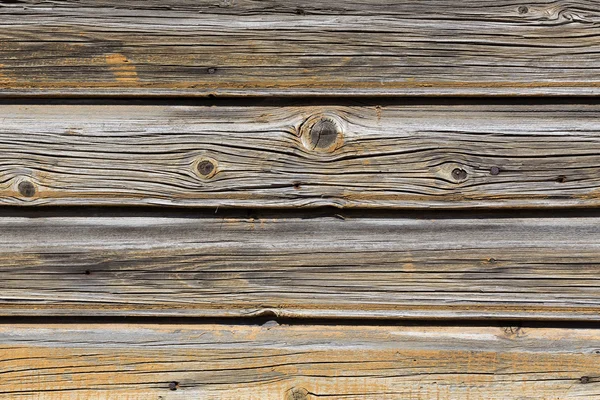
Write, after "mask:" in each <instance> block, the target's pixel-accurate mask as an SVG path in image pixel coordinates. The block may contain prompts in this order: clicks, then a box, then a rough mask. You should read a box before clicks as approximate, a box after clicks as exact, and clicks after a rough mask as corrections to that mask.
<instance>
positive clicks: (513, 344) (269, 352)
mask: <svg viewBox="0 0 600 400" xmlns="http://www.w3.org/2000/svg"><path fill="white" fill-rule="evenodd" d="M599 348H600V335H599V333H598V331H597V330H593V329H592V330H588V329H545V328H511V327H506V328H488V327H383V326H380V327H352V326H277V325H275V326H273V325H269V326H263V327H256V326H243V325H230V326H228V325H148V324H144V325H102V324H70V325H46V326H40V325H21V324H17V325H4V326H2V327H1V328H0V361H1V364H0V371H1V373H2V381H1V382H0V391H1V396H2V397H4V398H18V399H51V400H67V399H69V400H71V399H89V398H94V399H119V400H138V399H139V400H147V399H162V400H172V399H198V398H202V399H224V400H230V399H264V400H270V399H273V400H275V399H277V400H281V399H284V400H310V399H317V398H328V399H342V398H343V399H407V400H430V399H431V400H450V399H471V400H484V399H485V400H495V399H502V400H504V399H521V400H525V399H535V400H554V399H583V398H585V399H595V398H597V397H598V393H599V392H598V385H599V383H598V376H599V375H600V371H599V369H598V357H599V356H598V352H599V350H598V349H599ZM170 384H171V385H172V387H173V388H174V389H176V390H170V389H169V385H170Z"/></svg>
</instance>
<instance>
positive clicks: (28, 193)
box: [19, 181, 35, 197]
mask: <svg viewBox="0 0 600 400" xmlns="http://www.w3.org/2000/svg"><path fill="white" fill-rule="evenodd" d="M19 193H21V195H22V196H25V197H32V196H33V195H35V186H34V185H33V183H31V182H29V181H23V182H21V183H19Z"/></svg>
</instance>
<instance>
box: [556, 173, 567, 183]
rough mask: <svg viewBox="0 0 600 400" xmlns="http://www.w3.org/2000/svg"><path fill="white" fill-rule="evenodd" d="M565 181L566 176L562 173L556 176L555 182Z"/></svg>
mask: <svg viewBox="0 0 600 400" xmlns="http://www.w3.org/2000/svg"><path fill="white" fill-rule="evenodd" d="M566 181H567V177H566V176H564V175H559V176H557V177H556V182H558V183H565V182H566Z"/></svg>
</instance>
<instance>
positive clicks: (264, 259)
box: [0, 212, 600, 320]
mask: <svg viewBox="0 0 600 400" xmlns="http://www.w3.org/2000/svg"><path fill="white" fill-rule="evenodd" d="M210 214H211V215H209V216H208V217H203V216H201V215H194V214H185V213H182V214H180V215H172V216H165V215H162V216H160V215H157V214H155V213H151V212H149V213H147V214H145V215H144V214H139V215H123V214H121V215H114V216H110V215H106V214H105V213H100V214H97V215H96V216H92V215H90V213H86V214H85V215H84V216H68V215H67V216H58V215H56V214H52V213H49V215H51V216H45V215H44V214H43V213H41V214H37V215H34V216H32V217H31V218H28V217H25V216H15V217H8V216H4V217H3V218H1V219H0V274H1V275H2V276H3V279H2V280H0V315H31V316H34V315H37V316H40V315H78V316H89V315H95V316H96V315H130V316H134V315H135V316H202V317H252V316H265V315H277V316H282V317H291V318H296V317H301V318H365V319H382V318H389V319H396V318H434V319H439V318H459V319H467V318H468V319H480V318H496V319H506V318H517V319H532V320H550V319H563V320H600V304H599V303H598V298H600V286H599V285H598V276H600V263H599V261H598V260H600V228H599V226H600V218H599V217H598V216H588V217H586V216H579V217H577V216H571V217H567V218H527V217H525V218H507V217H490V216H488V217H487V218H480V216H479V215H476V214H474V215H471V216H464V215H463V216H462V217H460V216H455V217H457V218H447V216H443V215H427V214H424V215H422V216H421V217H420V218H413V217H402V216H397V215H396V216H395V215H386V216H379V217H368V218H363V217H361V215H362V212H357V213H354V214H353V213H344V214H338V215H336V216H331V217H315V216H313V217H309V216H307V215H304V214H302V215H300V216H296V217H293V216H285V215H273V216H262V215H260V214H259V215H255V216H252V217H248V218H238V217H234V216H224V217H218V215H217V216H216V217H214V214H212V213H210ZM211 216H212V217H211Z"/></svg>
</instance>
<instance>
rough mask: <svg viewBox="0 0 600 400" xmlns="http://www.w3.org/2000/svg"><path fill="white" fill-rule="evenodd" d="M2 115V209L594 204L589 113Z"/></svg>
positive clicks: (363, 107) (168, 109) (30, 109)
mask: <svg viewBox="0 0 600 400" xmlns="http://www.w3.org/2000/svg"><path fill="white" fill-rule="evenodd" d="M0 114H1V115H2V124H1V125H0V147H1V149H2V153H1V154H2V159H1V160H0V174H1V177H2V180H1V181H0V204H3V205H48V204H50V205H82V206H85V205H91V204H94V205H109V204H110V205H170V206H188V207H192V206H194V207H211V208H213V209H216V208H218V207H228V206H234V207H260V208H268V207H276V208H287V207H314V206H335V207H363V208H388V209H389V208H475V207H476V208H487V207H493V208H494V207H504V208H514V207H541V208H546V207H590V206H598V205H600V174H599V172H600V151H599V150H598V149H600V135H599V132H600V106H599V105H595V104H561V103H559V104H537V105H535V104H533V105H532V104H513V105H507V104H487V105H486V104H466V105H465V104H460V103H458V104H447V105H431V104H396V103H392V104H384V103H382V105H378V104H377V103H376V102H372V103H357V104H356V105H348V106H341V105H324V104H313V105H292V104H287V105H281V106H277V105H273V104H268V105H263V106H260V105H238V106H235V105H217V106H214V105H213V106H210V105H205V106H200V105H124V104H117V105H76V104H62V105H58V104H55V105H35V104H21V105H11V104H3V105H0ZM567 144H568V145H567Z"/></svg>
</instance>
